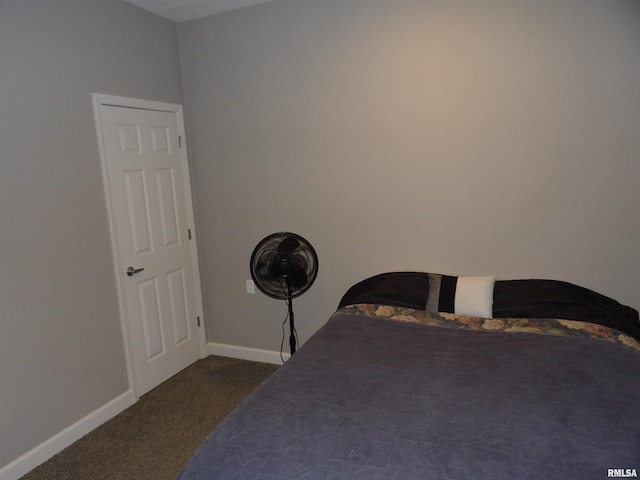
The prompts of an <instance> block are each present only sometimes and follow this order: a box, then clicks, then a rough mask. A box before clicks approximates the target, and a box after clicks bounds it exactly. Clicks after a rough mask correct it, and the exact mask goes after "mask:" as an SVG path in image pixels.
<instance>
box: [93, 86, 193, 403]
mask: <svg viewBox="0 0 640 480" xmlns="http://www.w3.org/2000/svg"><path fill="white" fill-rule="evenodd" d="M122 103H124V104H126V105H125V106H122V105H120V104H122ZM94 105H95V109H96V122H97V124H98V137H99V139H100V142H101V150H102V162H103V174H104V176H105V186H106V194H107V203H108V204H109V211H110V217H111V226H112V237H113V242H114V256H115V263H116V271H117V274H118V284H119V286H120V294H121V307H122V308H121V311H122V315H123V316H124V319H123V326H124V329H125V337H126V339H127V343H128V353H129V364H130V365H129V367H130V375H131V377H132V379H131V380H132V382H133V384H134V385H133V386H134V392H135V394H136V395H137V396H140V395H142V394H144V393H146V392H147V391H149V390H151V389H152V388H154V387H155V386H157V385H159V384H160V383H162V382H164V381H165V380H167V379H168V378H169V377H171V376H173V375H174V374H176V373H177V372H179V371H180V370H182V369H183V368H185V367H187V366H189V365H190V364H192V363H193V362H194V361H196V360H197V359H199V358H201V357H202V356H203V355H204V336H203V332H202V331H201V328H200V323H201V311H202V302H201V297H200V293H199V292H200V279H199V273H198V264H197V254H196V245H195V238H194V229H193V210H192V204H191V189H190V185H189V173H188V165H187V156H186V149H185V147H184V145H183V143H184V142H183V140H182V139H183V132H182V130H183V120H182V109H181V108H180V107H179V106H177V105H173V104H156V103H152V102H145V101H135V100H129V99H121V98H118V97H108V96H103V95H94Z"/></svg>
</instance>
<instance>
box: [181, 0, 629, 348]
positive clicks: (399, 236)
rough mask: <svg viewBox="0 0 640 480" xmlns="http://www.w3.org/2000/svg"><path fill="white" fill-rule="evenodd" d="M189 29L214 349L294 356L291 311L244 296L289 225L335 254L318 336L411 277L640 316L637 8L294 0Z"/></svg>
mask: <svg viewBox="0 0 640 480" xmlns="http://www.w3.org/2000/svg"><path fill="white" fill-rule="evenodd" d="M178 31H179V41H180V48H181V58H182V63H183V81H184V88H185V98H186V106H187V121H188V123H189V130H190V156H191V160H192V165H193V168H194V170H195V178H196V180H195V191H196V194H197V204H198V209H199V217H198V221H199V229H200V230H199V233H200V237H199V242H200V243H199V244H200V246H201V250H202V256H201V261H202V263H203V272H202V274H203V281H204V289H205V292H204V297H205V301H206V302H207V304H206V306H205V308H206V313H207V328H208V340H209V341H212V342H220V343H228V344H235V345H244V346H249V347H256V348H264V349H269V350H273V349H278V348H279V345H280V338H281V330H280V328H281V322H282V321H283V320H284V316H285V313H286V310H285V306H284V303H283V302H278V301H276V300H272V299H269V298H267V297H265V296H264V295H261V294H256V295H255V296H251V295H247V294H246V293H245V283H244V280H245V279H247V278H250V277H249V271H248V261H249V257H250V254H251V251H252V249H253V247H254V246H255V245H256V243H257V242H258V241H259V240H260V239H261V238H263V237H264V236H266V235H267V234H269V233H272V232H275V231H279V230H291V231H294V232H296V233H299V234H301V235H303V236H305V237H307V238H308V239H309V240H310V241H311V242H312V243H313V244H314V245H315V247H316V249H317V251H318V254H319V256H320V272H319V276H318V280H317V283H316V284H315V285H314V286H313V287H312V288H311V290H309V292H307V293H306V294H305V295H303V296H302V297H300V298H299V299H296V300H294V308H295V310H296V319H297V324H298V331H299V333H300V338H301V340H302V341H304V340H306V339H307V338H308V337H309V336H310V335H311V334H312V333H313V332H314V331H315V330H316V329H317V328H318V327H319V326H321V325H322V324H323V323H324V322H325V321H326V319H327V318H328V316H329V315H330V313H331V312H332V311H333V310H334V309H335V306H336V304H337V302H338V300H339V298H340V296H341V294H342V293H343V292H344V290H345V289H346V288H347V287H348V286H349V285H350V284H352V283H354V282H355V281H358V280H360V279H362V278H364V277H366V276H368V275H371V274H375V273H379V272H382V271H389V270H398V269H416V270H424V271H430V272H440V273H459V274H494V275H497V276H498V277H499V278H531V277H543V278H555V279H560V280H565V281H570V282H575V283H578V284H580V285H583V286H586V287H588V288H592V289H595V290H598V291H600V292H602V293H604V294H607V295H609V296H612V297H614V298H616V299H617V300H619V301H621V302H623V303H626V304H630V305H632V306H633V307H635V308H638V307H640V299H639V297H638V288H637V285H638V281H639V280H640V256H639V255H638V247H639V246H640V222H639V221H638V219H639V218H640V215H639V214H640V188H638V185H639V184H640V155H639V154H640V143H639V140H638V139H639V130H638V126H639V125H640V88H638V85H639V84H638V79H640V3H639V2H637V1H621V0H615V1H607V0H599V1H585V0H563V1H551V2H534V1H531V2H504V1H482V2H476V1H465V2H460V1H450V0H446V1H445V0H442V1H439V0H429V1H425V0H403V1H394V2H391V1H388V0H349V1H344V0H322V1H319V0H316V1H314V0H278V1H276V2H274V3H268V4H264V5H260V6H256V7H253V8H247V9H242V10H238V11H233V12H228V13H225V14H221V15H217V16H213V17H209V18H205V19H200V20H194V21H191V22H185V23H181V24H180V25H179V27H178ZM285 349H287V347H286V342H285ZM287 350H288V349H287Z"/></svg>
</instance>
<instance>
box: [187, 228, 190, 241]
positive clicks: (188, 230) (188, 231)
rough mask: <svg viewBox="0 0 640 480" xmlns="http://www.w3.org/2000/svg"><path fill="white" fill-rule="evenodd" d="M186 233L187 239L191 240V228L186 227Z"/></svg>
mask: <svg viewBox="0 0 640 480" xmlns="http://www.w3.org/2000/svg"><path fill="white" fill-rule="evenodd" d="M187 234H188V235H189V240H191V229H190V228H187Z"/></svg>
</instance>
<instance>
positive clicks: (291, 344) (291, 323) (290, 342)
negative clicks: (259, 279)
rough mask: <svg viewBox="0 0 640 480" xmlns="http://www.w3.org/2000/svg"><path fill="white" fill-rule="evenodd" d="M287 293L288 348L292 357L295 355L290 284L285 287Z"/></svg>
mask: <svg viewBox="0 0 640 480" xmlns="http://www.w3.org/2000/svg"><path fill="white" fill-rule="evenodd" d="M287 293H288V298H287V304H288V306H289V348H290V349H291V355H293V354H294V353H296V335H295V331H296V330H295V327H294V326H293V298H291V284H289V285H287Z"/></svg>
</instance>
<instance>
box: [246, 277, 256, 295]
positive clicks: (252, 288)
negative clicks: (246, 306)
mask: <svg viewBox="0 0 640 480" xmlns="http://www.w3.org/2000/svg"><path fill="white" fill-rule="evenodd" d="M247 293H249V294H251V295H253V294H254V293H256V285H255V283H253V280H247Z"/></svg>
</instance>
